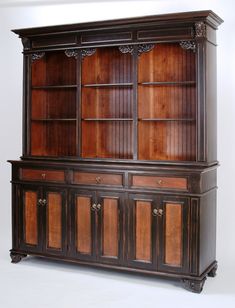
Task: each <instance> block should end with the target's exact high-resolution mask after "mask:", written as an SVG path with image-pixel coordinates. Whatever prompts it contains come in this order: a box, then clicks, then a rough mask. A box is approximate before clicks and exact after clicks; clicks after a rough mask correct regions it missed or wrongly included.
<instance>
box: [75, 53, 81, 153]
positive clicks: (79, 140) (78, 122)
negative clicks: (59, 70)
mask: <svg viewBox="0 0 235 308" xmlns="http://www.w3.org/2000/svg"><path fill="white" fill-rule="evenodd" d="M76 103H77V114H76V116H77V122H76V123H77V126H76V142H77V155H78V157H79V158H80V157H81V147H82V133H81V131H82V123H81V122H82V120H81V117H82V55H81V50H79V52H78V55H77V101H76Z"/></svg>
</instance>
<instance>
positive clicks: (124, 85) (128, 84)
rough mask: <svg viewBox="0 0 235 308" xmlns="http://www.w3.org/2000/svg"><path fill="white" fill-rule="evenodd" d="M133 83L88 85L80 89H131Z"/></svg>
mask: <svg viewBox="0 0 235 308" xmlns="http://www.w3.org/2000/svg"><path fill="white" fill-rule="evenodd" d="M132 86H133V83H131V82H124V83H90V84H83V85H82V87H84V88H99V87H101V88H106V87H107V88H109V87H132Z"/></svg>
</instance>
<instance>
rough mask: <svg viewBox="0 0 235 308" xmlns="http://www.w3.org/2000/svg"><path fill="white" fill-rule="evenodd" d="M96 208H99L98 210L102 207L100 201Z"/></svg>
mask: <svg viewBox="0 0 235 308" xmlns="http://www.w3.org/2000/svg"><path fill="white" fill-rule="evenodd" d="M96 209H97V211H99V210H100V209H101V204H99V203H98V204H97V205H96Z"/></svg>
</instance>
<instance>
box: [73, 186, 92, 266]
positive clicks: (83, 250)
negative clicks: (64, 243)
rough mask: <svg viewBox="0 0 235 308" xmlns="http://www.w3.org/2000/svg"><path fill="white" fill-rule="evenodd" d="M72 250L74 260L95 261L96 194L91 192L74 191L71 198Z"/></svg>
mask: <svg viewBox="0 0 235 308" xmlns="http://www.w3.org/2000/svg"><path fill="white" fill-rule="evenodd" d="M70 197H71V198H70V219H71V222H70V223H71V250H70V254H71V256H72V257H74V258H78V259H81V260H93V259H95V245H96V240H95V225H96V215H95V214H96V213H95V212H96V210H95V208H94V207H93V205H95V194H94V193H93V192H91V191H79V190H78V191H73V192H72V193H71V196H70Z"/></svg>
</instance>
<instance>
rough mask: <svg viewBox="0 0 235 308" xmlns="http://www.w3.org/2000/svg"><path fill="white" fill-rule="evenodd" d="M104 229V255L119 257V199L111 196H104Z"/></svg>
mask: <svg viewBox="0 0 235 308" xmlns="http://www.w3.org/2000/svg"><path fill="white" fill-rule="evenodd" d="M102 210H103V212H102V215H103V226H102V227H103V230H102V243H103V247H102V248H103V249H102V250H103V251H102V252H103V255H104V256H112V257H118V242H119V239H118V233H119V232H118V229H119V217H118V200H117V199H111V198H104V202H103V209H102Z"/></svg>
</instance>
